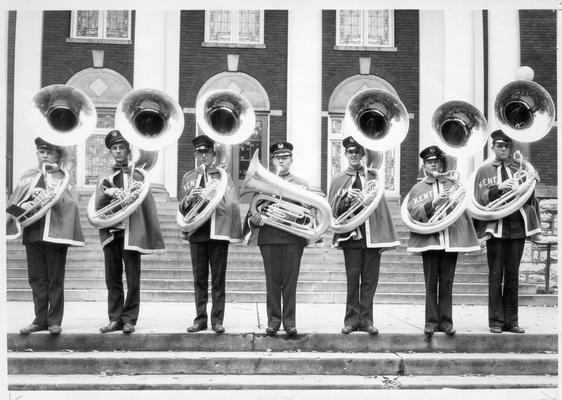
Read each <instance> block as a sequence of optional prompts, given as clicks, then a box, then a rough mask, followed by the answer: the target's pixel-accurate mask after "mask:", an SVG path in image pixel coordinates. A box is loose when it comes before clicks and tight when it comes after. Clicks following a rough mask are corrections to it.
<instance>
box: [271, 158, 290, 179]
mask: <svg viewBox="0 0 562 400" xmlns="http://www.w3.org/2000/svg"><path fill="white" fill-rule="evenodd" d="M291 164H293V156H291V155H290V154H283V155H278V156H273V166H274V167H275V170H276V171H277V173H278V174H279V175H285V174H287V173H288V172H289V169H290V168H291Z"/></svg>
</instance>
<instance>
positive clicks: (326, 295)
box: [7, 287, 558, 306]
mask: <svg viewBox="0 0 562 400" xmlns="http://www.w3.org/2000/svg"><path fill="white" fill-rule="evenodd" d="M64 296H65V301H100V302H101V301H107V290H105V289H88V290H75V289H65V294H64ZM346 296H347V295H346V292H297V302H302V303H314V304H318V303H330V304H342V303H345V300H346ZM265 298H266V295H265V287H263V288H262V290H260V291H255V292H241V291H238V292H236V291H230V290H229V291H227V293H226V301H227V302H232V303H258V302H263V301H264V300H265ZM7 299H8V301H31V300H32V295H31V291H30V290H29V289H28V288H27V289H8V290H7ZM141 301H154V302H158V301H162V302H185V301H188V302H193V301H194V297H193V292H192V291H191V290H166V291H162V290H146V289H141ZM374 302H375V303H379V304H385V303H388V304H424V303H425V293H408V292H403V293H400V292H394V293H381V292H378V293H377V294H376V295H375V299H374ZM453 303H454V304H474V305H485V304H488V294H487V293H486V294H472V293H470V294H456V293H454V294H453ZM557 304H558V295H555V294H554V295H548V294H541V295H529V294H527V295H520V296H519V305H522V306H523V305H530V306H556V305H557Z"/></svg>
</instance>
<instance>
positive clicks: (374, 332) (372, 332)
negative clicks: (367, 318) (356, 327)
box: [361, 325, 379, 335]
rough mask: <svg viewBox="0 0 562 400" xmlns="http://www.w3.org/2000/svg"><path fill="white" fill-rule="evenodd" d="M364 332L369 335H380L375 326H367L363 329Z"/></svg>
mask: <svg viewBox="0 0 562 400" xmlns="http://www.w3.org/2000/svg"><path fill="white" fill-rule="evenodd" d="M361 330H362V331H363V332H367V333H368V334H369V335H378V334H379V330H378V329H377V328H375V327H374V326H373V325H369V326H365V327H363V328H361Z"/></svg>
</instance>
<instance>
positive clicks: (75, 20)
mask: <svg viewBox="0 0 562 400" xmlns="http://www.w3.org/2000/svg"><path fill="white" fill-rule="evenodd" d="M71 22H72V23H71V32H70V39H71V40H70V41H104V42H108V43H114V42H119V43H124V42H125V43H128V42H129V41H130V39H131V12H130V11H128V10H111V11H103V10H77V11H73V12H72V21H71Z"/></svg>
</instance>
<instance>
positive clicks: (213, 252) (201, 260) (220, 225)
mask: <svg viewBox="0 0 562 400" xmlns="http://www.w3.org/2000/svg"><path fill="white" fill-rule="evenodd" d="M214 145H215V142H214V141H213V140H212V139H211V138H210V137H208V136H207V135H200V136H197V137H195V138H194V139H193V147H194V149H195V158H196V159H197V162H198V164H199V167H198V168H196V169H193V170H191V171H188V172H187V173H186V174H185V175H184V176H183V179H182V182H181V189H180V190H181V191H180V199H181V201H180V204H179V210H180V212H181V213H182V214H183V215H185V214H186V213H188V212H189V210H190V209H191V208H192V207H193V206H194V205H195V204H197V203H198V202H200V199H201V196H202V194H203V193H204V191H205V187H206V186H207V185H209V183H210V182H211V181H212V180H218V179H220V173H219V170H218V168H217V166H216V165H215V162H216V160H215V157H216V155H217V152H216V151H215V148H214ZM203 166H204V167H203ZM227 179H228V184H227V189H226V192H225V194H224V196H223V198H222V201H221V202H220V203H219V204H218V206H217V207H216V209H215V210H214V211H213V213H212V215H211V217H210V218H209V219H208V220H207V221H206V222H205V223H204V224H203V225H201V226H200V227H199V228H197V229H196V230H194V231H192V232H183V233H182V237H183V238H184V239H186V240H188V241H189V249H190V253H191V265H192V269H193V284H194V289H195V312H196V316H195V319H194V320H193V325H192V326H190V327H189V328H187V331H188V332H198V331H201V330H204V329H207V300H208V280H209V268H210V269H211V296H212V300H213V305H212V308H211V328H212V329H213V330H214V331H215V332H216V333H223V332H224V331H225V329H224V326H223V320H224V306H225V285H226V282H225V278H226V262H227V257H228V246H229V244H230V243H231V242H240V240H241V239H240V238H241V223H240V208H239V206H238V194H237V192H236V189H235V187H234V185H233V183H232V179H231V178H230V176H229V175H227Z"/></svg>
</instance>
